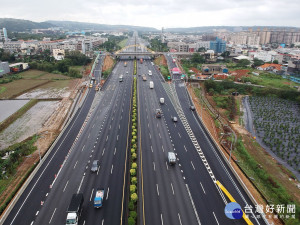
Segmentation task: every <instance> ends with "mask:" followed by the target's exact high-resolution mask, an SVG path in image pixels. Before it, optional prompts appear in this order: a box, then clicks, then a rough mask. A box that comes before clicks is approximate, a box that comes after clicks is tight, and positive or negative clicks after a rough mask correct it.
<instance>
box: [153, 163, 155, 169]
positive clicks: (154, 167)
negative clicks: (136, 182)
mask: <svg viewBox="0 0 300 225" xmlns="http://www.w3.org/2000/svg"><path fill="white" fill-rule="evenodd" d="M153 169H154V171H155V162H153Z"/></svg>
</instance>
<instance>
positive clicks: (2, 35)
mask: <svg viewBox="0 0 300 225" xmlns="http://www.w3.org/2000/svg"><path fill="white" fill-rule="evenodd" d="M5 41H8V36H7V31H6V28H5V27H4V28H2V29H0V42H5Z"/></svg>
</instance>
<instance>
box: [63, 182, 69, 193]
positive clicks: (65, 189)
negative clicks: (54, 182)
mask: <svg viewBox="0 0 300 225" xmlns="http://www.w3.org/2000/svg"><path fill="white" fill-rule="evenodd" d="M68 183H69V181H67V183H66V185H65V187H64V190H63V192H65V190H66V188H67V186H68Z"/></svg>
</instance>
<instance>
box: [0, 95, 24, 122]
mask: <svg viewBox="0 0 300 225" xmlns="http://www.w3.org/2000/svg"><path fill="white" fill-rule="evenodd" d="M27 102H29V100H1V101H0V108H1V114H0V123H1V122H2V121H3V120H5V119H6V118H7V117H9V116H10V115H11V114H13V113H15V112H16V111H17V110H18V109H20V108H21V107H22V106H24V105H25V104H26V103H27Z"/></svg>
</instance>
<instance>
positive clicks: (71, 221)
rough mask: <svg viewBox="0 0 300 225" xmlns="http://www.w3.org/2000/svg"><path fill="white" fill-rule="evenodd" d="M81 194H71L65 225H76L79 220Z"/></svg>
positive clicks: (81, 202)
mask: <svg viewBox="0 0 300 225" xmlns="http://www.w3.org/2000/svg"><path fill="white" fill-rule="evenodd" d="M82 205H83V194H82V193H79V194H73V196H72V198H71V202H70V204H69V207H68V210H67V213H68V214H67V220H66V225H78V222H79V218H80V216H81V213H82V209H83V207H82Z"/></svg>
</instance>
